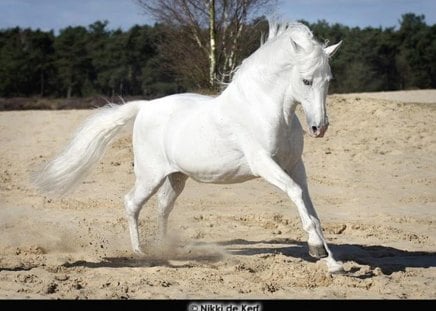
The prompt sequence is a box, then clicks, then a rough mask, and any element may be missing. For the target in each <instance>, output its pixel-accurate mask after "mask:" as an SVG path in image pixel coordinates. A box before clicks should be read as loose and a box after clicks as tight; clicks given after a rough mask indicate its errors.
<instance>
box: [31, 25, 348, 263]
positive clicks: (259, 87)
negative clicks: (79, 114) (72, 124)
mask: <svg viewBox="0 0 436 311" xmlns="http://www.w3.org/2000/svg"><path fill="white" fill-rule="evenodd" d="M340 44H341V42H339V43H338V44H335V45H332V46H329V47H325V46H322V45H321V44H320V43H318V42H317V41H316V40H315V39H314V37H313V34H312V33H311V31H310V30H309V29H308V28H307V27H306V26H305V25H303V24H300V23H289V24H274V23H270V30H269V36H268V39H267V40H266V42H264V43H263V44H262V45H261V47H260V48H259V49H258V50H257V51H256V52H254V53H253V54H252V55H251V56H250V57H248V58H247V59H245V60H244V61H243V62H242V64H241V66H240V67H239V69H238V70H237V72H236V73H235V75H234V78H233V80H232V82H231V83H230V84H229V85H228V86H227V88H226V89H225V90H224V91H223V92H222V93H221V94H220V95H219V96H217V97H210V96H203V95H198V94H191V93H187V94H178V95H171V96H167V97H163V98H159V99H155V100H151V101H141V100H140V101H131V102H128V103H126V104H124V105H120V106H118V105H110V106H108V107H106V108H105V109H101V110H100V111H98V112H97V113H96V114H95V115H93V116H91V117H90V118H89V119H88V120H87V121H86V122H85V124H84V125H83V126H82V127H81V128H80V129H79V131H78V133H77V134H76V135H75V137H74V138H73V140H72V141H71V143H70V144H69V145H68V146H67V148H66V149H65V150H64V151H63V152H62V153H61V154H60V155H59V156H58V157H57V158H55V159H54V160H52V161H51V162H49V163H48V164H47V166H46V167H45V169H44V170H43V171H42V172H40V173H39V175H38V177H37V180H36V184H37V186H39V188H41V189H43V190H45V191H49V192H58V193H59V192H60V193H65V192H67V191H68V190H70V189H71V188H72V186H73V185H75V184H76V183H77V182H78V181H79V180H80V179H81V177H83V176H84V174H85V173H86V172H87V171H88V170H89V169H90V168H91V166H92V165H93V164H94V163H95V162H96V161H98V159H99V158H100V157H101V156H102V155H103V153H104V150H105V148H106V146H107V145H108V144H109V143H110V141H111V140H112V138H113V137H114V136H115V135H116V134H117V132H118V131H119V130H120V129H121V128H122V127H123V126H124V125H125V124H126V123H127V122H128V121H129V120H132V119H134V118H135V117H136V119H135V122H134V128H133V151H134V170H135V175H136V182H135V186H134V187H133V188H132V190H131V191H130V192H129V193H128V194H127V195H126V196H125V210H126V214H127V219H128V223H129V229H130V238H131V243H132V247H133V250H134V252H135V253H139V254H141V253H142V251H141V248H140V242H139V234H138V215H139V212H140V210H141V208H142V206H143V205H144V204H145V202H147V200H148V199H149V198H150V197H151V196H152V195H153V194H155V193H156V192H157V195H158V206H159V215H158V225H159V236H160V238H161V239H163V238H164V236H165V234H166V230H167V220H168V216H169V214H170V212H171V210H172V209H173V207H174V202H175V200H176V198H177V197H178V196H179V195H180V193H181V192H182V190H183V188H184V185H185V182H186V180H187V178H188V177H191V178H193V179H195V180H196V181H199V182H204V183H220V184H228V183H240V182H243V181H247V180H250V179H253V178H257V177H263V178H264V179H265V180H266V181H268V182H269V183H271V184H273V185H274V186H276V187H278V188H279V189H281V190H282V191H284V192H285V193H286V194H287V195H288V196H289V198H290V199H291V200H292V201H293V202H294V203H295V205H296V206H297V208H298V212H299V215H300V218H301V221H302V224H303V228H304V230H305V231H306V232H307V233H308V245H309V253H310V255H311V256H313V257H316V258H323V257H326V258H325V260H326V263H327V266H328V269H329V271H331V272H338V271H341V270H342V264H341V263H340V262H337V261H336V260H335V259H334V257H333V254H332V252H331V251H330V249H329V247H328V245H327V243H326V241H325V238H324V236H323V233H322V229H321V225H320V221H319V219H318V216H317V214H316V211H315V209H314V207H313V205H312V202H311V199H310V196H309V192H308V187H307V182H306V173H305V168H304V164H303V161H302V158H301V155H302V151H303V130H302V127H301V125H300V122H299V120H298V119H297V116H296V115H295V108H296V105H297V103H301V104H302V107H303V110H304V112H305V115H306V121H307V125H308V133H309V134H310V135H311V136H313V137H323V135H324V133H325V131H326V130H327V127H328V125H329V123H328V118H327V113H326V96H327V89H328V84H329V80H330V79H331V71H330V66H329V63H328V60H329V57H331V56H332V55H333V54H334V53H335V52H336V50H337V49H338V47H339V46H340Z"/></svg>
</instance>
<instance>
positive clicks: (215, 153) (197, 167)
mask: <svg viewBox="0 0 436 311" xmlns="http://www.w3.org/2000/svg"><path fill="white" fill-rule="evenodd" d="M185 147H187V149H185V150H179V152H178V153H177V154H176V155H174V157H173V161H174V164H175V165H176V167H177V169H178V170H180V171H182V172H183V173H185V174H186V175H188V176H190V177H191V178H193V179H194V180H197V181H200V182H205V183H238V182H243V181H246V180H249V179H252V178H254V176H253V174H252V172H251V169H250V168H249V166H248V163H247V162H246V161H245V159H244V157H243V155H242V153H240V152H237V151H228V150H227V152H226V151H224V150H223V149H220V148H217V146H212V145H209V146H207V145H206V146H205V145H202V148H196V147H194V146H192V145H190V146H189V145H188V146H185ZM208 147H210V148H208Z"/></svg>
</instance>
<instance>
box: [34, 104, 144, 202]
mask: <svg viewBox="0 0 436 311" xmlns="http://www.w3.org/2000/svg"><path fill="white" fill-rule="evenodd" d="M144 103H145V101H132V102H128V103H126V104H124V105H115V104H110V105H107V106H105V107H103V108H101V109H99V111H98V112H97V113H95V114H94V115H92V116H91V117H89V118H88V119H87V120H86V121H85V123H84V124H83V125H82V126H81V127H80V128H79V130H78V131H77V133H76V135H74V137H73V139H72V141H71V142H70V144H69V145H68V146H67V147H66V148H65V149H64V151H63V152H62V153H61V154H60V155H58V156H57V157H56V158H54V159H53V160H51V161H50V162H49V163H48V164H47V165H46V166H45V167H44V169H43V170H42V171H41V172H39V173H37V174H36V175H35V176H34V184H35V185H36V186H37V187H38V188H39V189H40V190H42V191H45V192H49V193H54V194H60V195H62V194H65V193H67V192H68V191H70V190H72V189H73V187H74V186H75V185H77V183H78V182H79V181H80V180H81V179H82V178H83V177H84V176H85V175H86V173H87V172H88V171H89V170H90V169H91V168H92V166H93V164H95V162H97V161H98V160H99V159H100V158H101V157H102V156H103V154H104V152H105V150H106V147H107V146H108V145H109V143H110V142H111V140H112V138H114V137H115V135H116V134H117V133H118V132H119V130H120V129H121V128H122V127H124V126H125V125H126V124H127V123H128V121H130V120H132V119H133V118H135V117H136V115H137V114H138V111H139V109H140V107H141V104H144Z"/></svg>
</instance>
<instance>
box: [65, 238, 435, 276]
mask: <svg viewBox="0 0 436 311" xmlns="http://www.w3.org/2000/svg"><path fill="white" fill-rule="evenodd" d="M197 245H201V246H204V245H208V243H197ZM210 245H218V246H220V247H224V249H225V252H226V253H228V254H232V255H239V256H254V255H260V254H277V253H280V254H283V255H285V256H288V257H294V258H300V259H302V260H304V261H308V262H315V261H316V259H314V258H312V257H310V256H309V255H308V247H307V243H306V242H302V241H295V240H290V239H274V240H269V241H250V240H244V239H235V240H228V241H221V242H217V243H210ZM329 246H330V249H331V250H332V252H333V253H334V254H335V257H336V259H338V260H341V261H344V262H346V261H354V262H356V263H358V264H362V265H369V266H370V267H371V268H372V269H374V268H377V267H378V268H380V270H381V271H382V272H383V274H387V275H390V274H392V273H394V272H397V271H405V269H406V268H430V267H436V252H424V251H407V250H402V249H398V248H394V247H390V246H382V245H360V244H332V243H330V244H329ZM222 258H223V253H222V251H217V252H216V253H213V252H209V253H208V254H201V252H195V253H193V254H191V253H185V254H181V253H179V254H178V255H175V256H173V257H168V256H167V257H166V258H158V257H155V256H143V257H105V258H102V260H101V261H99V262H89V261H84V260H80V261H75V262H71V263H65V264H64V265H63V266H65V267H87V268H103V267H107V268H125V267H153V266H167V267H174V268H190V267H194V266H195V264H194V263H193V261H196V262H206V263H211V262H218V261H220V260H221V259H222ZM172 260H176V261H177V260H178V261H187V263H183V264H180V265H179V264H174V263H171V262H170V261H172Z"/></svg>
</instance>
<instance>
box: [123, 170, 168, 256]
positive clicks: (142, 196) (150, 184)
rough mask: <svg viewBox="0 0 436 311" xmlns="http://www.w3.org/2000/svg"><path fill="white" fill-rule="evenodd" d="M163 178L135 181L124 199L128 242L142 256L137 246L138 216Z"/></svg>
mask: <svg viewBox="0 0 436 311" xmlns="http://www.w3.org/2000/svg"><path fill="white" fill-rule="evenodd" d="M163 180H164V178H163V177H162V178H155V179H147V180H143V179H141V178H137V179H136V183H135V186H134V187H133V188H132V190H130V192H129V193H128V194H126V196H125V197H124V208H125V210H126V215H127V220H128V222H129V231H130V241H131V243H132V248H133V251H134V252H135V253H136V254H143V252H142V250H141V247H140V244H139V232H138V216H139V212H140V211H141V209H142V207H143V206H144V204H145V203H146V202H147V200H148V199H149V198H150V197H151V196H152V195H153V194H154V193H156V191H157V189H158V188H159V187H160V186H161V185H162V182H163Z"/></svg>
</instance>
